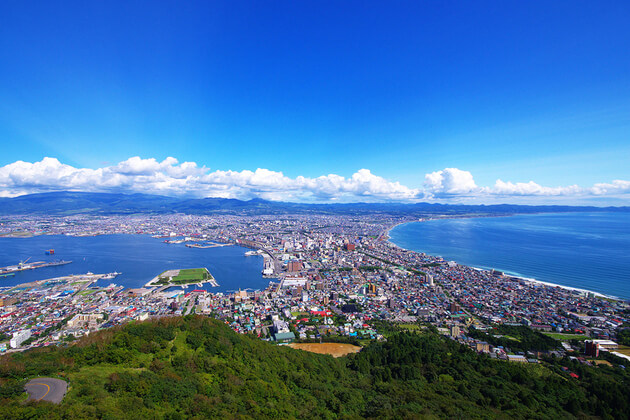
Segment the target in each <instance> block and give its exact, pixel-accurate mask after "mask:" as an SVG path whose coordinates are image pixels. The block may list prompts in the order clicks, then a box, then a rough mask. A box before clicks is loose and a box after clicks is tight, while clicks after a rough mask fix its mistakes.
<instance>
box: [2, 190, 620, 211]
mask: <svg viewBox="0 0 630 420" xmlns="http://www.w3.org/2000/svg"><path fill="white" fill-rule="evenodd" d="M586 211H589V212H599V211H614V212H630V207H627V206H624V207H595V206H561V205H545V206H533V205H518V204H491V205H485V204H474V205H471V204H440V203H427V202H418V203H398V202H389V203H366V202H355V203H326V204H322V203H294V202H283V201H268V200H264V199H260V198H254V199H252V200H238V199H235V198H218V197H206V198H177V197H168V196H162V195H154V194H143V193H134V194H123V193H101V192H97V193H95V192H73V191H59V192H46V193H36V194H27V195H21V196H17V197H13V198H6V197H5V198H0V215H4V216H7V215H22V214H35V215H74V214H93V215H99V214H100V215H117V214H118V215H121V214H175V213H186V214H197V215H203V214H241V215H265V214H269V215H273V214H342V215H343V214H391V215H409V216H425V215H431V214H450V215H458V214H460V215H461V214H488V215H493V214H495V215H499V214H516V213H543V212H586Z"/></svg>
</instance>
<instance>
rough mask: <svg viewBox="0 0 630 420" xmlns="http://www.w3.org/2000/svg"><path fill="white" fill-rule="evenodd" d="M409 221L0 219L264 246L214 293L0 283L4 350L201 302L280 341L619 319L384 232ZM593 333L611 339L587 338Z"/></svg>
mask: <svg viewBox="0 0 630 420" xmlns="http://www.w3.org/2000/svg"><path fill="white" fill-rule="evenodd" d="M409 220H410V219H408V218H404V217H394V216H386V215H369V216H325V215H308V216H306V215H295V216H282V217H278V216H233V215H230V216H190V215H170V216H107V217H105V216H104V217H96V216H72V217H26V218H25V217H7V218H5V221H4V223H3V225H2V226H1V227H0V234H2V235H4V236H28V235H44V234H45V235H50V234H57V235H74V236H84V235H104V234H146V235H153V236H155V237H156V239H155V240H162V241H167V242H169V243H172V244H173V246H183V245H186V246H191V247H209V248H210V247H213V246H218V245H230V244H234V245H239V246H242V247H244V248H243V252H244V253H247V255H253V254H256V255H262V256H263V257H264V258H263V265H262V266H261V267H260V269H261V275H263V274H264V275H265V277H269V278H270V281H269V285H268V287H267V288H266V289H264V290H257V291H243V290H241V291H237V292H234V293H212V292H208V291H206V290H198V289H194V284H191V285H190V287H187V286H186V285H184V286H182V287H177V286H176V287H165V286H162V287H157V286H156V287H137V288H124V287H122V286H118V285H116V284H115V279H112V280H111V281H112V284H111V285H109V286H107V287H98V286H96V281H97V280H99V279H102V278H103V277H105V276H106V275H107V274H105V273H104V274H98V273H97V274H92V273H87V274H84V275H75V276H68V277H61V278H54V279H42V280H41V281H37V282H32V283H28V284H23V285H20V286H17V287H8V288H3V290H1V292H0V331H1V332H2V334H3V336H4V337H5V338H6V341H5V342H4V343H3V344H2V346H1V347H0V348H1V349H2V350H3V351H18V350H22V349H25V348H30V347H36V346H45V345H50V344H53V343H60V342H64V341H67V340H73V339H75V338H76V337H80V336H83V335H87V334H89V333H90V332H92V331H95V330H99V329H103V328H107V327H110V326H113V325H117V324H121V323H125V322H128V321H130V320H145V319H148V318H155V317H165V316H173V315H182V314H183V315H186V314H190V313H197V314H205V315H208V316H212V317H215V318H218V319H221V320H224V321H225V322H226V323H228V324H229V325H230V326H231V327H232V328H233V329H234V330H235V331H237V332H241V333H252V334H255V335H257V336H259V337H260V338H261V339H265V340H273V341H278V342H286V341H291V340H293V339H309V338H310V339H319V338H322V337H323V338H326V337H334V336H347V337H356V338H358V339H361V338H365V339H379V338H381V334H380V332H379V329H378V325H379V322H380V321H392V322H395V323H400V324H405V323H408V324H417V323H424V324H427V325H429V324H431V325H434V326H435V327H437V328H438V329H439V331H441V332H442V333H443V334H445V335H448V336H450V337H452V338H453V339H455V340H459V341H460V342H462V343H465V344H468V345H469V346H470V347H471V348H473V349H475V350H477V351H480V352H487V353H491V354H492V355H493V357H499V358H504V359H506V360H512V361H519V362H520V361H523V359H521V358H518V357H511V356H516V355H511V354H508V352H507V351H506V349H502V348H494V347H492V346H490V345H488V343H484V342H483V341H481V340H478V339H474V338H472V337H470V336H469V335H468V331H469V329H470V328H472V327H474V328H475V330H482V331H483V330H486V329H488V328H489V327H491V326H492V325H514V326H516V325H519V326H520V325H525V326H529V327H530V328H532V329H534V330H539V331H544V332H550V333H575V334H578V335H580V336H584V337H589V338H591V339H593V340H594V341H591V342H589V344H588V345H587V352H588V353H589V354H590V355H592V356H597V354H598V350H599V351H601V350H604V349H605V350H607V351H615V349H614V348H610V347H611V346H610V345H606V344H602V343H608V344H609V343H611V342H613V343H614V341H611V340H614V339H615V337H616V330H617V328H618V327H620V326H621V325H623V324H624V323H625V322H628V317H627V313H628V308H629V306H628V303H627V302H623V301H620V300H615V299H609V298H606V297H604V296H600V295H596V294H593V293H589V292H584V291H576V290H570V289H566V288H561V287H554V286H549V285H545V284H541V283H536V282H532V281H527V280H524V279H520V278H515V277H511V276H506V275H504V274H503V273H500V272H497V271H486V270H480V269H475V268H471V267H467V266H462V265H460V264H457V263H455V262H452V261H445V260H443V259H442V258H440V257H436V256H430V255H425V254H422V253H416V252H412V251H407V250H404V249H401V248H399V247H397V246H395V245H394V244H392V243H390V242H388V240H387V232H388V230H389V229H390V228H391V227H392V226H394V225H396V224H399V223H402V222H405V221H409ZM15 240H19V239H15ZM208 252H212V251H211V250H208ZM193 289H194V290H193ZM597 340H607V341H599V343H600V344H592V343H598V341H597ZM567 345H568V344H567ZM619 354H620V355H621V353H619ZM622 356H623V355H622ZM529 360H530V361H535V357H530V359H529ZM525 361H527V360H525Z"/></svg>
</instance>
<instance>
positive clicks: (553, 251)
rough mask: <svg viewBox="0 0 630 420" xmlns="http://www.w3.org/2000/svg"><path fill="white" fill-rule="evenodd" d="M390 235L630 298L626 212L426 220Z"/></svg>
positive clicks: (514, 271) (475, 261)
mask: <svg viewBox="0 0 630 420" xmlns="http://www.w3.org/2000/svg"><path fill="white" fill-rule="evenodd" d="M390 237H391V242H393V243H394V244H396V245H398V246H400V247H402V248H405V249H410V250H413V251H418V252H424V253H426V254H430V255H436V256H441V257H443V258H444V259H446V260H452V261H456V262H458V263H460V264H464V265H468V266H472V267H478V268H486V269H490V268H494V269H497V270H500V271H503V272H505V273H507V274H511V275H516V276H520V277H526V278H533V279H536V280H540V281H544V282H549V283H554V284H558V285H563V286H569V287H575V288H579V289H586V290H592V291H595V292H599V293H603V294H606V295H610V296H616V297H620V298H623V299H630V213H604V212H596V213H595V212H594V213H547V214H533V215H517V216H509V217H485V218H470V219H441V220H429V221H424V222H413V223H406V224H403V225H400V226H397V227H395V228H394V229H392V230H391V232H390Z"/></svg>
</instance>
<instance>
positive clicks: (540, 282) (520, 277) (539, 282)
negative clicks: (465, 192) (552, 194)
mask: <svg viewBox="0 0 630 420" xmlns="http://www.w3.org/2000/svg"><path fill="white" fill-rule="evenodd" d="M532 214H541V213H532ZM509 216H516V214H512V215H502V216H471V217H444V218H438V219H428V220H422V221H421V220H413V221H409V222H400V223H397V224H395V225H393V226H391V227H390V228H388V229H387V230H386V231H385V232H384V233H383V235H382V236H383V238H384V240H386V241H387V242H388V243H389V244H390V245H392V246H394V247H396V248H399V249H402V250H404V251H411V252H417V253H422V254H426V255H431V256H432V257H436V258H437V257H441V256H440V255H432V254H427V253H425V252H422V251H415V250H413V249H406V248H403V247H401V246H399V245H398V244H395V243H394V242H392V239H391V237H390V236H389V233H390V231H391V230H392V229H394V228H395V227H397V226H400V225H404V224H407V223H422V222H425V221H429V220H445V219H473V218H477V217H509ZM385 237H386V239H385ZM455 262H456V263H457V264H458V265H461V266H464V267H468V268H471V269H473V270H479V271H491V270H497V271H501V272H502V273H504V275H506V276H509V277H513V278H516V279H518V280H521V281H524V282H528V283H531V284H536V285H543V286H547V287H554V288H556V287H557V288H561V289H565V290H569V291H572V292H577V293H584V294H589V293H590V294H592V295H594V296H595V297H597V298H600V299H612V300H616V301H619V302H630V298H627V299H626V298H621V297H618V296H613V295H607V294H605V293H601V292H596V291H594V290H588V289H581V288H578V287H572V286H564V285H562V284H557V283H551V282H548V281H544V280H538V279H535V278H532V277H524V276H523V275H521V274H515V273H510V271H509V270H501V269H496V268H481V267H475V266H472V265H467V264H461V263H458V262H457V261H455Z"/></svg>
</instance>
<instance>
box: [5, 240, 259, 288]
mask: <svg viewBox="0 0 630 420" xmlns="http://www.w3.org/2000/svg"><path fill="white" fill-rule="evenodd" d="M50 248H54V249H55V255H53V256H48V255H45V250H47V249H50ZM246 251H248V249H246V248H242V247H239V246H226V247H218V248H207V249H197V248H187V247H186V246H184V244H165V243H163V241H162V240H161V239H155V238H152V237H150V236H147V235H102V236H90V237H71V236H62V235H56V236H35V237H32V238H0V266H2V267H4V266H7V265H14V264H17V263H19V262H20V261H23V260H26V259H27V258H29V257H30V260H29V262H31V261H54V260H66V261H68V260H70V261H72V263H71V264H67V265H62V266H57V267H46V268H39V269H36V270H26V271H22V272H19V273H16V274H15V276H12V277H0V287H1V286H14V285H16V284H20V283H26V282H30V281H35V280H43V279H48V278H52V277H59V276H64V275H69V274H85V273H87V272H88V271H91V272H92V273H99V274H101V273H111V272H114V271H118V272H121V273H122V274H121V275H120V276H118V277H116V278H115V279H112V280H100V281H99V283H98V284H99V285H101V286H106V285H108V284H110V283H116V284H119V285H122V286H125V287H141V286H143V285H144V284H145V283H146V282H148V281H149V280H151V279H152V278H153V277H155V276H156V275H158V274H160V273H162V272H163V271H164V270H169V269H175V268H196V267H206V268H208V270H209V271H210V273H212V275H213V276H214V277H215V279H216V280H217V282H218V283H219V287H212V286H210V285H209V284H204V285H203V289H206V290H210V291H213V292H226V291H232V290H238V289H239V288H241V289H248V288H249V289H264V288H266V287H267V285H268V284H269V280H268V279H264V278H263V277H262V275H261V271H262V268H263V258H262V257H261V256H249V257H246V256H245V252H246ZM190 287H194V288H197V286H192V285H191V286H189V288H190Z"/></svg>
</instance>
